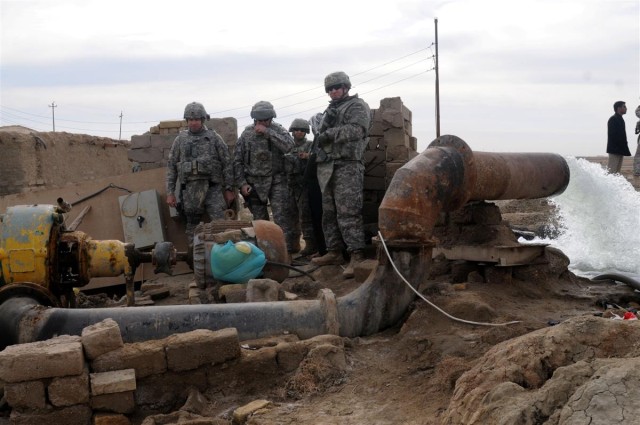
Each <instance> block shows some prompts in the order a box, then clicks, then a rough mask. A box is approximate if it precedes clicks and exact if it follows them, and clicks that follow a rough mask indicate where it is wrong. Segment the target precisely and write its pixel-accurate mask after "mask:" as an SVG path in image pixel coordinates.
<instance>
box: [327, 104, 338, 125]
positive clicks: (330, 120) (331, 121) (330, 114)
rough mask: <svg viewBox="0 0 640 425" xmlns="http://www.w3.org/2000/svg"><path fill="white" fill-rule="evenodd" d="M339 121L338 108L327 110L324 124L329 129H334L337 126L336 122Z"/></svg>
mask: <svg viewBox="0 0 640 425" xmlns="http://www.w3.org/2000/svg"><path fill="white" fill-rule="evenodd" d="M337 120H338V109H337V108H327V110H326V111H324V124H325V125H326V126H327V127H333V126H334V125H336V121H337Z"/></svg>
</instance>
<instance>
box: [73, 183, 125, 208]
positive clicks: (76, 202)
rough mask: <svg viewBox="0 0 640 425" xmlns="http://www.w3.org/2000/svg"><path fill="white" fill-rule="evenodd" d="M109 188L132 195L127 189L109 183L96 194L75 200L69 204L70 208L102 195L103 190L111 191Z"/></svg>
mask: <svg viewBox="0 0 640 425" xmlns="http://www.w3.org/2000/svg"><path fill="white" fill-rule="evenodd" d="M111 188H115V189H120V190H124V191H125V192H128V193H132V192H131V191H130V190H129V189H127V188H125V187H120V186H116V185H115V184H113V183H109V185H108V186H105V187H103V188H102V189H100V190H98V191H97V192H93V193H92V194H90V195H87V196H85V197H84V198H80V199H78V200H77V201H75V202H71V205H72V206H73V205H78V204H79V203H81V202H84V201H86V200H88V199H91V198H93V197H94V196H98V195H99V194H101V193H102V192H104V191H105V190H107V189H111Z"/></svg>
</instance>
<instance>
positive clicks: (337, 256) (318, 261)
mask: <svg viewBox="0 0 640 425" xmlns="http://www.w3.org/2000/svg"><path fill="white" fill-rule="evenodd" d="M311 262H312V263H313V264H315V265H316V266H328V265H337V266H339V265H342V264H344V258H343V257H342V251H341V250H339V249H336V250H329V251H327V253H326V254H324V255H323V256H322V257H316V258H312V259H311Z"/></svg>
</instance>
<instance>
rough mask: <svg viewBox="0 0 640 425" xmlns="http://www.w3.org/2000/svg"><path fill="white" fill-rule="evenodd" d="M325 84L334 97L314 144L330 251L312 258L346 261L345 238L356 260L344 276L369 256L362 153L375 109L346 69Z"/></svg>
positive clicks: (350, 274) (321, 262) (317, 261)
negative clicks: (353, 89) (354, 89)
mask: <svg viewBox="0 0 640 425" xmlns="http://www.w3.org/2000/svg"><path fill="white" fill-rule="evenodd" d="M324 88H325V91H326V92H327V94H328V95H329V97H330V98H331V102H330V103H329V107H328V108H327V109H326V110H325V112H324V115H323V118H322V123H321V125H320V131H319V134H318V136H317V138H316V140H314V143H316V142H317V146H318V148H319V150H318V151H317V162H318V172H317V173H318V182H319V183H320V189H321V190H322V214H323V215H322V229H323V230H324V237H325V239H326V243H327V250H328V252H327V253H326V254H325V255H323V256H322V257H317V258H314V259H312V260H311V261H312V262H313V263H314V264H317V265H325V264H342V263H343V261H344V260H343V257H342V248H343V241H344V243H345V244H346V245H347V251H348V252H349V253H350V255H351V260H350V262H349V265H348V266H347V268H346V269H345V270H344V272H343V276H344V277H346V278H350V277H353V269H354V267H355V265H356V264H358V263H359V262H361V261H363V260H364V253H363V249H364V246H365V241H364V228H363V223H362V202H363V184H364V162H363V155H364V150H365V148H366V146H367V141H368V133H369V126H370V124H371V110H370V109H369V105H367V103H366V102H365V101H364V100H362V99H360V98H359V97H358V95H357V94H356V95H353V96H349V89H351V81H350V80H349V76H348V75H347V74H345V73H344V72H333V73H331V74H329V75H327V76H326V77H325V79H324Z"/></svg>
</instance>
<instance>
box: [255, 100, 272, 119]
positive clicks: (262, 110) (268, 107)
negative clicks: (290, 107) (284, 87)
mask: <svg viewBox="0 0 640 425" xmlns="http://www.w3.org/2000/svg"><path fill="white" fill-rule="evenodd" d="M275 117H276V110H275V109H273V105H272V104H271V103H270V102H267V101H266V100H261V101H260V102H258V103H256V104H255V105H253V108H251V118H253V119H254V120H258V121H266V120H268V119H271V118H275Z"/></svg>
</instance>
